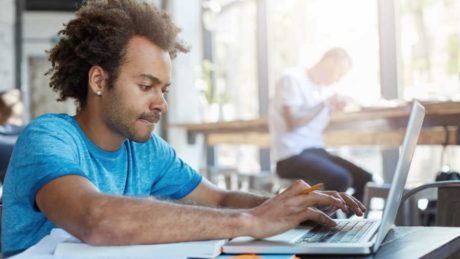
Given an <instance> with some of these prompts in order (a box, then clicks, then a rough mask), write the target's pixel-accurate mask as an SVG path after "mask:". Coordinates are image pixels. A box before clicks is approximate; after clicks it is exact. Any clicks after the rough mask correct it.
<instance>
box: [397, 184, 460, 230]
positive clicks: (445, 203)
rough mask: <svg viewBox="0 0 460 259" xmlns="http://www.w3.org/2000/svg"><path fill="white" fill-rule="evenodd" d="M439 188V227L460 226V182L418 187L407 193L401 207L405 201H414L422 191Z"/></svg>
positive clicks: (437, 209) (437, 217) (437, 214)
mask: <svg viewBox="0 0 460 259" xmlns="http://www.w3.org/2000/svg"><path fill="white" fill-rule="evenodd" d="M432 188H437V189H438V192H437V206H436V207H437V208H436V225H437V226H450V227H454V226H455V227H459V226H460V181H439V182H433V183H428V184H424V185H421V186H418V187H416V188H414V189H412V190H409V191H407V192H406V193H405V194H404V195H403V197H402V199H401V205H400V207H399V208H400V209H401V206H403V205H404V203H405V201H407V200H408V199H412V198H413V197H415V196H416V195H417V194H419V193H420V192H422V191H425V190H428V189H432Z"/></svg>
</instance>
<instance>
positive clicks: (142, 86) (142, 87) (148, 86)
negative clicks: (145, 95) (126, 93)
mask: <svg viewBox="0 0 460 259" xmlns="http://www.w3.org/2000/svg"><path fill="white" fill-rule="evenodd" d="M139 87H140V88H141V90H142V91H147V90H149V89H150V87H151V86H150V85H139Z"/></svg>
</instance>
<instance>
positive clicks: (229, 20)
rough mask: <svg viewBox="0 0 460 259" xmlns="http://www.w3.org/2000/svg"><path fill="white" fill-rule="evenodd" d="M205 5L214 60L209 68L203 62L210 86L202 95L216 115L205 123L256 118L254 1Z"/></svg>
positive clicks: (207, 27) (219, 2)
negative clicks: (206, 6) (210, 82)
mask: <svg viewBox="0 0 460 259" xmlns="http://www.w3.org/2000/svg"><path fill="white" fill-rule="evenodd" d="M208 3H209V4H210V6H209V8H207V9H205V11H204V26H205V29H207V30H208V31H210V33H211V35H212V36H211V38H212V48H213V58H212V59H213V60H212V62H211V64H210V67H208V64H207V63H206V62H207V61H205V63H204V64H203V71H204V72H205V73H206V72H207V73H209V74H208V76H210V79H211V81H212V85H211V86H210V88H211V89H207V91H208V92H206V91H205V92H204V94H205V95H206V99H207V102H208V104H209V105H210V106H209V109H210V110H214V111H215V114H214V116H211V117H208V118H205V119H207V120H210V121H213V120H214V121H215V120H220V121H222V120H238V119H240V120H241V119H254V118H257V117H258V115H259V110H258V107H259V105H258V101H257V100H258V97H257V96H258V87H257V57H256V1H254V0H247V1H228V0H227V1H223V0H222V1H208ZM213 5H214V6H213ZM210 47H211V46H210Z"/></svg>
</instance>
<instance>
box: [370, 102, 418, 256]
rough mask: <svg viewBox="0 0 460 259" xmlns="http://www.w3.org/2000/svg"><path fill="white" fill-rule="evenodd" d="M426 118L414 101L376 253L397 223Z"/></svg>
mask: <svg viewBox="0 0 460 259" xmlns="http://www.w3.org/2000/svg"><path fill="white" fill-rule="evenodd" d="M424 117H425V108H424V107H423V106H422V105H421V104H420V103H419V102H417V101H414V103H413V105H412V110H411V113H410V117H409V122H408V124H407V129H406V134H405V136H404V141H403V145H402V148H401V149H400V153H399V159H398V164H397V165H396V171H395V174H394V176H393V181H392V184H391V188H390V193H389V194H388V198H387V203H386V205H385V209H384V211H383V217H382V222H381V225H380V228H379V231H378V233H377V239H376V242H375V245H374V251H376V250H377V249H378V248H379V246H380V245H381V244H382V241H383V239H384V238H385V236H386V234H387V233H388V231H389V230H390V228H391V226H392V225H393V224H394V222H395V219H396V214H397V213H398V208H399V204H400V202H401V198H402V195H403V192H404V186H405V184H406V180H407V175H408V173H409V168H410V164H411V161H412V157H413V155H414V151H415V147H416V146H417V141H418V138H419V135H420V131H421V128H422V123H423V118H424Z"/></svg>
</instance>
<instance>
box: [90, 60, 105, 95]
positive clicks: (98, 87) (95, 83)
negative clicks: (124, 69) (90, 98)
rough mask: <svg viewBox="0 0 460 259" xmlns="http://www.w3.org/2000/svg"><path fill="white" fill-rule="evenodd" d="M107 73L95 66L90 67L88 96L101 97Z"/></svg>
mask: <svg viewBox="0 0 460 259" xmlns="http://www.w3.org/2000/svg"><path fill="white" fill-rule="evenodd" d="M106 82H107V73H106V72H105V70H104V69H103V68H102V67H100V66H97V65H94V66H92V67H91V68H90V69H89V71H88V85H89V90H90V94H95V95H97V96H101V95H102V94H103V93H104V91H106V85H107V83H106Z"/></svg>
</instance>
